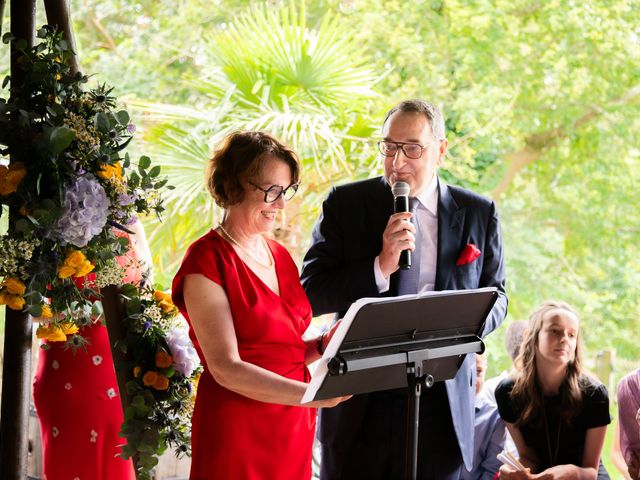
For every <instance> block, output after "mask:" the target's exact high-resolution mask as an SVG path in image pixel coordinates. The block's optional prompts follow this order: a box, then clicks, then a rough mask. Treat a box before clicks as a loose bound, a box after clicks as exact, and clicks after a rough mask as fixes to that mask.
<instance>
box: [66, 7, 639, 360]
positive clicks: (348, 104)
mask: <svg viewBox="0 0 640 480" xmlns="http://www.w3.org/2000/svg"><path fill="white" fill-rule="evenodd" d="M85 3H86V2H85ZM88 3H89V5H91V8H89V9H87V10H86V13H85V10H81V9H79V8H78V9H76V10H77V16H76V17H75V18H76V20H77V24H76V27H77V31H78V43H79V45H80V50H81V51H82V52H83V62H86V63H88V64H91V65H93V64H94V62H98V64H100V65H101V66H103V67H101V68H100V69H101V70H104V71H106V72H109V74H112V75H114V77H115V76H117V77H118V78H119V79H120V80H121V81H120V82H119V85H121V88H123V90H124V91H127V92H132V93H135V94H137V96H138V97H139V98H144V99H146V100H147V101H148V102H147V104H148V103H149V101H153V102H158V101H160V102H164V104H165V105H172V107H171V108H168V109H166V110H165V111H164V112H163V113H162V116H159V115H158V114H159V112H160V111H161V109H160V108H156V109H152V113H153V115H149V118H148V120H150V121H151V122H152V123H151V126H149V124H148V123H147V120H145V122H144V123H145V125H146V130H145V137H146V139H147V140H148V141H149V142H150V143H152V144H154V145H158V152H160V151H162V152H163V153H164V155H165V157H167V158H170V159H171V160H170V161H172V162H173V163H174V165H175V168H173V167H172V168H173V170H171V176H172V180H173V176H176V177H179V175H182V173H183V172H181V171H180V169H181V168H182V169H189V170H191V169H193V171H192V172H191V173H192V177H193V181H192V183H188V181H187V178H186V177H187V176H188V175H187V172H184V177H181V178H180V177H179V178H180V182H181V183H182V184H181V185H180V186H179V187H178V188H177V189H176V190H174V193H176V200H175V202H176V203H172V206H171V211H172V212H173V211H174V209H175V207H174V205H179V208H178V211H180V212H188V211H189V207H188V205H189V203H191V205H192V207H191V212H192V213H193V214H192V215H188V214H186V213H184V214H181V215H179V216H176V217H173V215H172V216H171V217H172V218H170V219H168V220H169V222H171V223H170V224H169V223H168V224H167V227H168V228H167V229H166V231H162V229H158V230H156V231H155V232H153V234H152V236H153V238H154V240H153V245H154V250H156V254H157V251H158V250H162V251H163V252H170V253H168V254H167V255H163V258H162V265H163V268H164V270H165V271H166V272H167V273H166V275H167V276H168V277H170V276H171V273H172V271H173V270H174V269H175V267H176V264H177V262H179V259H180V258H181V256H182V252H183V251H184V249H185V247H186V244H187V243H188V242H189V241H190V239H191V238H193V236H192V235H197V234H199V233H200V232H202V231H203V230H204V229H205V228H207V225H210V224H211V223H215V221H216V219H217V218H219V215H220V212H218V211H217V210H216V209H215V207H213V206H212V205H210V204H208V205H207V195H206V192H205V190H204V189H203V188H202V187H201V186H200V187H197V182H200V181H201V178H202V177H201V173H200V172H201V170H200V169H201V168H202V166H203V165H204V162H205V161H206V157H207V156H208V154H209V153H210V151H211V149H212V148H213V146H214V145H216V144H217V142H218V140H219V138H220V137H221V136H222V135H224V133H225V132H226V131H228V130H229V129H236V128H248V127H252V128H258V127H260V128H265V129H271V130H272V132H273V133H275V134H276V135H278V136H280V137H282V138H283V139H284V140H286V141H289V142H290V143H291V144H292V145H295V147H296V149H297V150H298V151H299V152H300V153H301V157H302V158H303V162H304V169H303V178H302V180H303V189H302V190H301V191H300V193H299V196H296V197H295V198H294V201H293V202H291V204H290V205H289V207H288V217H287V219H286V222H283V228H282V229H281V230H279V231H277V232H276V235H277V236H278V238H280V239H284V240H285V241H286V242H287V243H288V245H289V246H290V247H292V248H293V251H294V255H295V257H296V258H297V259H299V258H300V257H301V254H302V253H303V252H304V249H305V245H306V244H307V242H308V238H309V232H310V225H311V223H313V221H314V220H315V218H316V216H317V206H318V204H319V202H321V200H322V199H323V198H324V196H325V194H326V192H327V190H328V188H329V187H330V185H332V184H334V183H336V182H341V181H346V180H348V179H355V178H362V177H366V176H370V175H374V174H377V173H379V172H380V167H379V164H378V163H377V160H376V158H375V155H376V154H375V149H374V148H373V147H372V145H373V142H371V143H367V142H363V140H362V139H363V138H364V139H366V138H371V139H375V137H376V136H377V131H378V130H377V129H378V128H379V125H380V124H381V121H382V118H383V115H384V113H385V112H386V111H387V110H388V108H389V107H391V106H392V105H393V104H394V103H396V102H397V101H398V100H401V99H404V98H410V97H422V98H428V99H431V100H434V101H435V102H436V103H438V104H439V105H441V106H442V107H443V110H444V113H445V117H446V119H447V130H448V137H449V141H450V147H451V148H450V157H449V159H448V160H447V162H446V163H445V165H444V168H443V169H442V170H441V175H442V177H443V178H444V179H445V180H447V181H450V182H452V183H456V184H460V185H462V186H467V187H470V188H473V189H475V190H477V191H479V192H481V193H486V194H489V195H493V196H495V198H496V199H497V200H498V201H499V209H500V214H501V220H502V225H503V232H504V238H505V245H506V250H507V267H508V293H509V297H510V300H511V302H510V315H511V316H512V317H513V318H526V317H527V316H528V313H529V312H530V311H531V309H532V308H534V307H535V306H536V305H537V304H538V303H539V302H540V301H541V300H542V299H544V298H549V297H556V298H562V299H564V300H567V301H569V302H571V303H573V304H574V305H575V306H576V307H577V308H578V310H580V311H581V312H582V314H583V319H584V328H585V334H586V335H585V336H586V339H587V344H588V346H589V348H590V350H591V351H593V350H595V349H597V348H601V347H605V346H614V345H615V346H616V347H617V348H618V353H619V356H620V355H621V356H623V357H627V358H631V357H634V356H635V357H637V352H638V349H637V347H636V346H635V345H634V344H633V341H632V336H631V335H629V334H628V333H629V332H636V331H638V330H640V323H639V322H640V320H639V319H640V315H639V314H640V312H639V311H638V305H640V301H639V300H640V298H639V295H638V288H637V285H638V275H639V267H638V262H637V261H635V260H634V259H635V256H636V255H635V249H636V248H635V245H636V244H637V243H638V240H639V238H638V237H639V236H638V230H637V228H635V227H634V225H635V223H637V222H635V221H634V219H635V218H636V217H637V215H636V212H635V205H637V204H638V203H639V202H638V200H639V199H638V193H637V188H635V185H636V184H637V172H639V171H640V168H639V165H638V162H639V158H638V148H637V139H636V138H635V137H636V135H637V133H636V132H637V131H638V127H639V125H638V122H639V121H638V118H640V115H639V113H640V112H639V108H638V94H639V87H638V85H639V84H640V61H639V59H640V41H639V40H638V38H639V32H638V27H637V25H639V24H640V9H639V8H638V5H637V4H636V3H637V2H631V1H629V0H596V1H591V2H582V3H580V2H578V3H576V2H571V1H569V0H553V1H549V2H533V3H532V2H528V1H524V0H518V1H515V2H514V1H506V0H495V1H484V0H479V1H473V2H462V1H459V0H458V1H448V2H441V1H426V2H413V3H411V4H410V5H409V4H408V3H407V2H400V1H397V0H396V1H386V0H366V1H359V2H345V1H338V0H316V1H306V2H303V3H301V4H300V6H299V7H298V8H296V9H293V10H292V9H291V6H290V5H288V4H287V3H286V2H269V3H268V4H264V5H254V6H252V7H249V6H248V2H225V3H224V5H220V4H214V5H211V4H210V3H208V2H207V3H204V2H202V1H195V2H182V3H179V4H176V3H175V2H169V1H168V0H165V1H161V2H150V0H149V1H142V2H129V1H126V0H118V1H116V2H113V3H112V4H110V5H107V4H106V3H105V2H97V1H95V2H88ZM151 3H155V4H154V6H153V12H152V11H151V8H152V7H151ZM327 12H330V13H327ZM134 13H135V14H134ZM93 17H96V18H97V19H98V20H99V21H100V25H101V26H102V27H104V28H103V29H104V30H105V31H106V33H108V35H110V37H111V40H113V42H112V43H110V42H105V41H104V40H105V38H107V37H106V35H105V33H103V31H102V30H101V29H98V28H95V25H96V24H95V22H93V21H92V18H93ZM140 25H142V26H143V28H139V26H140ZM323 25H329V26H332V28H333V30H331V29H329V28H328V27H327V26H325V27H323ZM303 30H304V31H306V32H307V33H306V37H305V36H304V35H299V36H296V33H299V32H302V31H303ZM271 32H273V34H272V35H271ZM325 34H328V35H330V36H331V37H332V38H330V39H327V38H324V36H325ZM305 38H306V39H309V42H308V43H305V41H307V40H305ZM316 38H317V41H318V42H319V43H320V42H325V44H328V43H330V42H335V44H336V45H338V46H339V47H336V49H335V50H331V52H332V54H331V59H335V62H336V63H335V64H336V65H337V66H340V65H343V64H345V63H344V62H347V63H348V62H349V61H351V62H353V65H354V66H356V67H357V66H366V68H367V69H368V71H369V72H370V73H371V72H375V75H374V77H373V78H374V81H373V82H365V83H364V87H366V88H369V89H370V91H369V93H367V94H365V95H363V96H362V97H359V96H356V95H354V98H352V99H347V100H346V101H343V100H342V98H344V95H343V94H340V92H345V91H348V90H345V88H344V87H343V88H341V89H339V90H337V93H332V92H333V90H332V88H333V86H332V84H331V78H328V77H323V76H322V73H323V71H320V70H318V69H316V68H314V67H313V65H314V64H316V65H322V66H323V68H328V69H330V68H332V67H333V64H332V62H331V61H325V62H324V63H323V62H321V61H320V60H322V58H326V57H322V56H320V57H318V56H314V52H315V50H305V48H307V47H305V45H311V44H312V42H313V41H316V40H315V39H316ZM312 39H313V40H312ZM347 39H348V41H347ZM225 40H226V43H225V42H224V41H225ZM99 45H111V46H109V47H108V48H106V49H100V48H96V47H98V46H99ZM349 45H353V47H350V46H349ZM327 48H328V47H327ZM317 51H322V49H320V50H317ZM327 51H328V50H327ZM122 58H127V59H128V61H127V62H123V61H122ZM163 62H164V63H163ZM94 69H95V68H94ZM338 78H345V77H340V76H338ZM184 79H187V81H184ZM320 80H321V82H320ZM315 81H318V82H320V83H321V85H323V86H315V85H313V82H315ZM112 83H113V82H112ZM373 88H375V91H376V94H373V93H372V89H373ZM318 89H319V90H318ZM333 95H335V97H334V96H333ZM334 98H336V99H334ZM178 105H180V106H178ZM327 112H328V113H327ZM327 119H328V120H327ZM161 122H164V123H171V124H172V128H170V129H165V127H162V126H159V123H161ZM165 132H167V133H168V136H169V137H170V138H169V139H168V140H167V143H170V144H171V145H165V144H162V143H161V142H162V141H163V136H164V134H165ZM303 133H304V135H303ZM182 139H184V147H185V148H184V149H182V150H181V149H180V146H181V140H182ZM196 146H197V147H196ZM194 147H196V148H194ZM154 153H156V151H155V149H154ZM198 156H199V158H198V159H197V160H193V158H194V157H198ZM183 158H184V159H185V160H184V161H183V162H181V159H183ZM187 185H190V187H188V186H187ZM200 185H201V184H200ZM179 192H183V193H185V195H184V196H183V197H180V195H178V193H179ZM179 198H188V200H185V201H183V202H182V203H177V202H178V199H179ZM300 200H304V202H302V203H300ZM173 201H174V200H172V202H173ZM194 217H196V218H194ZM169 230H172V231H169ZM156 260H158V258H156ZM499 336H500V333H498V334H497V336H496V337H499ZM499 344H500V342H499V338H497V340H496V349H497V350H498V351H500V348H498V347H499ZM503 360H504V357H501V359H496V362H501V361H503Z"/></svg>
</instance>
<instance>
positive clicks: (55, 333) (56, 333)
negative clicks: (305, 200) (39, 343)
mask: <svg viewBox="0 0 640 480" xmlns="http://www.w3.org/2000/svg"><path fill="white" fill-rule="evenodd" d="M36 337H38V338H41V339H43V340H48V341H49V342H66V341H67V336H66V335H65V334H64V332H63V331H62V328H60V327H58V326H57V325H53V324H51V325H40V326H39V327H38V330H36Z"/></svg>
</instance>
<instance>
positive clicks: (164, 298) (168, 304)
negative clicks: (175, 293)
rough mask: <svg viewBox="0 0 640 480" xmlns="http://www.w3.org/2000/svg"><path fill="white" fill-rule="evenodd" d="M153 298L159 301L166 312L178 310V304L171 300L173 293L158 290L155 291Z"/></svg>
mask: <svg viewBox="0 0 640 480" xmlns="http://www.w3.org/2000/svg"><path fill="white" fill-rule="evenodd" d="M153 299H154V300H155V301H156V302H158V305H159V306H160V308H161V309H162V311H163V312H164V313H171V312H173V311H175V310H176V306H175V305H174V303H173V301H172V300H171V295H170V294H168V293H164V292H162V291H160V290H156V291H155V292H153Z"/></svg>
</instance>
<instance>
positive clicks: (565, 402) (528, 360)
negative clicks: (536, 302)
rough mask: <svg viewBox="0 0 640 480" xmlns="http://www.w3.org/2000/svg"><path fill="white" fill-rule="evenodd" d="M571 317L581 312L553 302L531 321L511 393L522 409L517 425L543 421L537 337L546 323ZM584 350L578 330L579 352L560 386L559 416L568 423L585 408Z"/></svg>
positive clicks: (538, 310)
mask: <svg viewBox="0 0 640 480" xmlns="http://www.w3.org/2000/svg"><path fill="white" fill-rule="evenodd" d="M563 313H564V314H566V313H568V314H570V315H573V316H575V317H576V318H577V319H579V318H580V317H579V315H578V312H576V310H575V309H574V308H573V307H571V305H569V304H568V303H565V302H559V301H554V300H547V301H545V302H543V303H542V304H541V305H540V306H539V307H538V308H537V309H536V310H534V311H533V313H532V314H531V316H530V317H529V325H528V327H527V330H526V331H525V333H524V337H523V339H522V344H521V345H520V353H519V354H518V356H517V357H516V361H515V367H516V368H515V370H516V374H515V383H514V385H513V389H512V390H511V399H512V400H513V402H514V404H515V405H517V406H519V407H520V408H521V409H522V413H521V414H520V418H519V419H518V420H517V421H516V425H521V424H531V423H532V424H539V423H540V422H541V421H542V420H541V418H542V414H541V412H542V411H543V408H544V395H543V393H542V387H541V385H540V384H539V382H538V376H537V370H536V352H537V349H538V337H539V336H540V330H542V326H543V324H544V322H545V320H549V319H552V318H555V317H557V316H559V315H562V314H563ZM582 369H583V367H582V346H581V337H580V331H579V330H578V334H577V342H576V351H575V352H574V355H573V359H572V360H571V361H570V362H569V364H568V365H567V374H566V377H565V379H564V381H563V382H562V384H561V385H560V406H559V411H558V414H559V415H560V416H561V417H562V418H563V419H564V420H565V421H566V422H567V423H570V421H571V419H572V418H573V417H575V416H576V415H578V413H579V412H580V409H581V407H582V392H583V387H584V386H585V384H590V383H591V382H590V379H589V378H588V377H587V376H586V375H584V374H583V370H582Z"/></svg>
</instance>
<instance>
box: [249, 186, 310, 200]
mask: <svg viewBox="0 0 640 480" xmlns="http://www.w3.org/2000/svg"><path fill="white" fill-rule="evenodd" d="M249 184H250V185H252V186H253V187H255V188H256V189H257V190H260V191H261V192H263V193H264V202H265V203H273V202H275V201H276V200H278V199H279V198H280V195H282V196H284V199H285V200H291V199H292V198H293V196H294V195H295V194H296V192H297V191H298V187H299V186H300V184H298V183H292V184H291V185H289V186H288V187H287V188H285V187H283V186H282V185H271V186H270V187H269V188H260V187H259V186H258V185H256V184H255V183H253V182H249Z"/></svg>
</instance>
